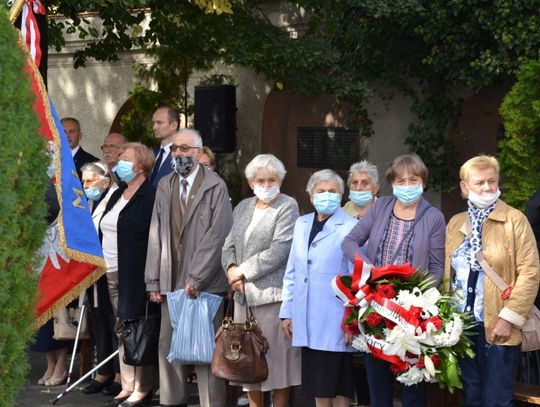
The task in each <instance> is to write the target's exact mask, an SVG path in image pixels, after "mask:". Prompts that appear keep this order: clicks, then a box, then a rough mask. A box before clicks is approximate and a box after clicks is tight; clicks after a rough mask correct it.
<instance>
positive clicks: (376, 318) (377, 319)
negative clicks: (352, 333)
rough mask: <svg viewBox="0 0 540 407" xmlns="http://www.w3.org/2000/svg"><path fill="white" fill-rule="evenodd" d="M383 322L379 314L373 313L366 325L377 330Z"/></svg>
mask: <svg viewBox="0 0 540 407" xmlns="http://www.w3.org/2000/svg"><path fill="white" fill-rule="evenodd" d="M382 320H383V317H382V316H380V315H379V314H377V313H376V312H372V313H371V314H369V315H368V316H367V317H366V324H368V325H369V326H370V327H372V328H375V327H376V326H377V325H379V324H380V323H381V322H382Z"/></svg>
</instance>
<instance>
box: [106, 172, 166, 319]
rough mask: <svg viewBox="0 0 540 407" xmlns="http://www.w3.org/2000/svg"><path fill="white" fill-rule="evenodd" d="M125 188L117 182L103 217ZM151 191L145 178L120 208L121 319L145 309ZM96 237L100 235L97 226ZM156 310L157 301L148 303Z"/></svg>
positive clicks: (119, 268)
mask: <svg viewBox="0 0 540 407" xmlns="http://www.w3.org/2000/svg"><path fill="white" fill-rule="evenodd" d="M126 187H127V186H126V185H123V186H122V185H121V186H120V188H118V189H117V190H116V191H114V193H113V194H112V196H111V198H110V199H109V202H108V203H107V207H106V208H105V212H104V213H103V216H105V214H107V213H108V212H109V211H110V210H111V208H112V207H113V206H114V204H116V202H118V200H119V199H120V196H122V193H123V192H124V190H125V189H126ZM155 194H156V190H155V188H154V187H153V186H152V184H150V182H149V181H148V180H146V181H145V182H144V183H143V184H142V185H141V186H140V187H139V189H138V190H137V192H135V195H133V197H132V198H131V199H130V200H129V202H128V203H127V205H126V206H125V207H124V209H122V211H121V212H120V216H119V218H118V223H117V233H118V315H117V316H118V317H119V318H120V319H122V320H124V319H136V318H139V317H141V316H143V315H144V313H145V311H146V285H145V283H144V266H145V263H146V249H147V246H148V232H149V229H150V219H151V218H152V209H153V207H154V197H155ZM100 237H101V238H102V234H101V229H100ZM158 309H159V308H158V306H157V304H152V303H150V305H149V307H148V312H149V313H152V312H157V310H158Z"/></svg>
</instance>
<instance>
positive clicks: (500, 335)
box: [489, 318, 512, 345]
mask: <svg viewBox="0 0 540 407" xmlns="http://www.w3.org/2000/svg"><path fill="white" fill-rule="evenodd" d="M511 334H512V324H511V323H510V322H508V321H506V320H504V319H502V318H499V319H498V320H497V323H496V324H495V327H494V328H493V330H492V331H491V334H490V335H489V337H490V339H491V342H492V343H493V344H495V345H497V344H501V343H503V342H506V341H507V340H508V339H509V338H510V335H511Z"/></svg>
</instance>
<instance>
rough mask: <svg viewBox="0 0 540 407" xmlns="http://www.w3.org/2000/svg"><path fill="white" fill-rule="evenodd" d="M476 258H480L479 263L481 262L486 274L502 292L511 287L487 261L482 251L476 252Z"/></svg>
mask: <svg viewBox="0 0 540 407" xmlns="http://www.w3.org/2000/svg"><path fill="white" fill-rule="evenodd" d="M476 260H478V263H480V266H482V269H483V270H484V272H485V273H486V275H487V276H488V277H489V279H490V280H491V281H492V282H493V284H495V285H496V286H497V288H498V289H499V290H501V292H505V291H506V290H508V288H510V286H509V285H508V284H506V282H505V281H504V280H503V279H502V278H501V276H499V275H498V274H497V273H496V272H495V270H493V268H492V267H491V266H490V265H489V263H488V262H487V261H486V259H485V257H484V255H483V254H482V252H481V251H478V252H476Z"/></svg>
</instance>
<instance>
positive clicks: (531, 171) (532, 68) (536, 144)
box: [498, 60, 540, 210]
mask: <svg viewBox="0 0 540 407" xmlns="http://www.w3.org/2000/svg"><path fill="white" fill-rule="evenodd" d="M500 113H501V116H502V117H503V119H504V126H505V131H506V134H505V136H504V138H503V139H501V140H500V141H499V156H498V158H499V161H500V165H501V172H502V173H503V174H504V178H503V185H502V186H503V188H504V192H505V193H504V199H505V201H507V202H508V203H509V204H510V205H512V206H515V207H516V208H519V209H522V210H523V209H524V208H525V204H526V203H527V201H528V200H529V198H530V197H531V196H532V195H533V193H534V192H535V191H536V189H538V187H540V180H539V179H538V176H537V174H539V173H540V160H539V159H538V157H540V61H539V60H536V61H531V62H529V63H527V64H524V65H523V66H522V67H521V69H520V70H519V72H518V75H517V82H516V83H515V85H514V86H513V88H512V90H510V92H509V93H508V94H507V95H506V97H505V98H504V100H503V103H502V105H501V107H500Z"/></svg>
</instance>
